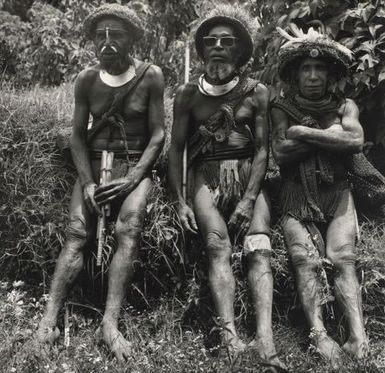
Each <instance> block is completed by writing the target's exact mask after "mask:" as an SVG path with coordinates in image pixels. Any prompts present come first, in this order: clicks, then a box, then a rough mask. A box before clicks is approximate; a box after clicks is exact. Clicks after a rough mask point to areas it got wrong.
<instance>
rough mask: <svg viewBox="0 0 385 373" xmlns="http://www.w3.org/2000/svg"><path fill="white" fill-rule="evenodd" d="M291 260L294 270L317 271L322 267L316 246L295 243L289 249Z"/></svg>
mask: <svg viewBox="0 0 385 373" xmlns="http://www.w3.org/2000/svg"><path fill="white" fill-rule="evenodd" d="M289 252H290V258H291V261H292V263H293V266H294V268H296V269H297V270H298V269H303V268H307V269H310V270H316V269H317V268H318V267H319V265H320V258H319V254H318V251H317V249H316V248H315V246H314V245H311V244H305V243H295V244H292V245H291V246H290V247H289Z"/></svg>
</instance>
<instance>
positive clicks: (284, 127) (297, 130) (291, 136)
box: [271, 99, 364, 164]
mask: <svg viewBox="0 0 385 373" xmlns="http://www.w3.org/2000/svg"><path fill="white" fill-rule="evenodd" d="M358 114H359V112H358V108H357V105H356V104H355V103H354V101H353V100H350V99H347V100H346V102H345V103H344V104H343V105H341V107H340V108H339V110H338V115H339V116H340V117H341V126H339V128H336V127H334V126H331V127H330V128H327V129H315V128H309V127H306V126H302V125H294V126H291V127H290V128H289V120H288V117H287V115H286V114H285V113H284V112H283V111H282V110H281V109H278V108H273V109H272V110H271V119H272V125H273V133H272V149H273V155H274V158H275V160H276V161H277V163H278V164H284V163H287V162H292V161H296V160H301V159H303V158H304V157H306V156H307V155H309V154H311V153H312V152H314V149H316V148H319V149H323V150H326V151H329V152H333V153H357V152H360V151H361V150H362V146H363V141H364V138H363V130H362V127H361V125H360V122H359V121H358Z"/></svg>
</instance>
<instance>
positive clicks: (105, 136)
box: [38, 4, 164, 361]
mask: <svg viewBox="0 0 385 373" xmlns="http://www.w3.org/2000/svg"><path fill="white" fill-rule="evenodd" d="M84 31H85V33H86V34H87V36H88V37H89V38H90V39H91V40H92V41H93V42H94V45H95V49H96V55H97V57H98V59H99V63H98V64H97V65H95V66H92V67H90V68H87V69H85V70H83V71H82V72H81V73H80V74H79V76H78V77H77V79H76V83H75V110H74V118H73V131H72V135H71V138H70V147H71V153H72V158H73V162H74V164H75V166H76V169H77V172H78V180H77V181H76V184H75V186H74V190H73V193H72V199H71V203H70V208H69V224H68V227H67V231H66V242H65V245H64V248H63V250H62V252H61V254H60V256H59V258H58V261H57V265H56V269H55V273H54V277H53V281H52V285H51V289H50V297H49V301H48V305H47V310H46V313H45V315H44V317H43V319H42V320H41V322H40V325H39V330H38V339H39V340H40V341H42V342H48V343H53V342H54V341H55V340H56V339H57V338H58V336H59V330H58V328H57V326H56V325H57V317H58V312H59V310H60V307H61V305H62V303H63V301H64V299H65V297H66V295H67V292H68V289H69V288H70V286H71V284H72V283H73V281H74V280H75V278H76V277H77V275H78V274H79V272H80V271H81V269H82V267H83V251H84V248H85V247H86V245H87V244H88V243H89V241H90V239H94V238H95V228H96V227H95V225H96V221H97V218H98V215H99V216H100V214H101V210H102V209H104V212H105V213H106V211H107V210H108V211H109V213H110V215H111V219H116V224H115V236H116V241H117V250H116V252H115V254H114V256H113V259H112V261H111V263H110V265H109V277H108V294H107V301H106V309H105V313H104V317H103V320H102V324H101V326H100V328H99V334H100V337H101V339H102V340H103V341H104V342H105V343H106V344H107V346H108V347H109V348H110V349H111V351H112V352H113V353H114V354H115V356H116V357H117V359H118V360H119V361H124V360H125V359H126V358H128V357H129V356H130V354H131V347H130V343H129V342H128V341H127V340H126V339H125V338H124V336H123V334H122V333H120V332H119V330H118V317H119V313H120V309H121V306H122V301H123V298H124V295H125V293H126V290H127V286H128V284H129V282H130V281H131V279H132V276H133V272H134V262H135V260H136V258H137V252H138V244H139V239H140V233H141V229H142V225H143V221H144V217H145V212H146V204H147V197H148V194H149V191H150V188H151V185H152V179H151V170H152V167H153V165H154V163H155V161H156V159H157V157H158V156H159V153H160V151H161V148H162V146H163V140H164V123H163V122H164V118H163V117H164V116H163V111H164V107H163V89H164V82H163V74H162V71H161V70H160V69H159V67H157V66H154V65H150V64H147V63H144V62H141V61H139V60H137V59H135V58H133V57H132V56H131V55H130V52H131V51H132V46H133V43H134V41H137V40H138V39H139V38H140V37H141V36H142V34H143V30H142V27H141V21H140V19H139V18H138V17H137V15H136V14H135V12H134V11H133V10H131V9H130V8H128V7H126V6H122V5H118V4H106V5H103V6H101V7H99V8H97V9H96V10H95V11H94V12H93V13H92V14H90V15H89V16H88V18H87V19H86V20H85V22H84ZM90 115H91V117H92V125H91V128H90V129H89V130H87V127H88V123H89V116H90ZM104 154H107V159H109V162H110V163H111V165H112V171H109V172H110V174H111V173H112V175H111V177H110V179H109V180H108V179H106V180H105V183H104V184H103V185H98V184H99V180H100V177H101V175H100V174H101V173H102V172H105V171H106V170H107V168H106V164H104V163H103V166H102V168H103V170H101V158H102V157H104ZM103 162H107V161H103ZM99 229H102V228H100V227H99ZM99 233H100V232H99Z"/></svg>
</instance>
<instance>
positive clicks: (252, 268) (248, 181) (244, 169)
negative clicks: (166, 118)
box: [169, 5, 283, 367]
mask: <svg viewBox="0 0 385 373" xmlns="http://www.w3.org/2000/svg"><path fill="white" fill-rule="evenodd" d="M252 33H253V31H252V21H251V19H250V18H249V16H248V15H247V13H245V12H244V11H242V10H241V9H240V8H239V7H235V6H234V7H233V6H226V5H221V6H218V7H216V8H215V9H214V10H213V11H211V12H210V13H209V14H208V15H207V17H205V18H204V19H203V20H201V22H200V23H199V25H198V27H197V29H196V32H195V47H196V51H197V53H198V55H199V57H200V58H201V59H202V61H203V63H204V73H203V74H202V75H201V76H200V77H199V79H198V81H197V82H194V83H191V84H185V85H184V86H182V87H180V88H179V89H178V91H177V94H176V97H175V102H174V125H173V129H172V135H171V148H170V154H169V179H170V184H171V188H172V190H173V192H174V195H175V198H176V201H177V206H178V212H179V216H180V220H181V222H182V225H183V228H184V229H185V230H186V231H191V232H194V233H196V232H197V231H198V229H199V231H200V233H201V234H202V236H203V239H204V242H205V246H206V250H207V260H208V262H209V270H208V277H209V286H210V289H211V293H212V297H213V300H214V305H215V309H216V312H217V314H218V316H219V318H220V320H221V323H222V326H223V331H222V335H223V339H224V342H225V343H227V344H228V347H229V348H230V350H232V351H235V352H237V351H242V350H244V349H245V347H246V346H245V345H244V343H243V342H242V341H241V339H240V338H239V336H238V334H237V332H236V329H235V324H234V305H233V303H234V290H235V289H234V288H235V283H234V277H233V274H232V270H231V263H230V260H231V254H232V243H231V240H230V237H231V236H233V237H234V238H235V239H237V238H239V237H244V254H245V256H246V260H247V262H248V280H249V284H250V287H251V296H252V301H253V305H254V307H255V309H256V310H255V314H256V328H257V332H256V337H255V339H254V341H253V342H252V343H251V344H250V345H249V346H250V347H253V348H254V349H256V350H257V352H258V354H259V355H260V356H261V357H262V358H263V359H264V360H265V361H267V362H268V363H270V364H272V365H277V366H279V367H283V364H282V363H281V362H280V361H279V359H278V358H277V355H276V351H275V347H274V342H273V336H272V329H271V310H272V291H273V279H272V274H271V268H270V254H271V245H270V211H269V200H268V197H267V195H266V191H265V190H264V189H263V180H264V177H265V173H266V167H267V155H268V118H267V107H268V103H269V97H270V95H269V91H268V90H267V88H266V87H265V86H263V85H262V84H261V83H259V82H258V81H255V80H252V79H250V78H248V77H247V76H246V75H245V74H242V73H241V72H240V69H241V68H242V67H243V66H244V65H246V63H247V62H248V61H249V59H250V58H251V56H252V53H253V39H252ZM185 144H187V166H188V170H189V177H188V189H189V192H190V193H189V200H190V201H191V204H189V203H188V202H187V200H186V199H185V197H184V196H183V194H182V188H181V182H182V154H183V149H184V147H185ZM191 205H192V206H191ZM190 206H191V207H190ZM229 233H230V234H229Z"/></svg>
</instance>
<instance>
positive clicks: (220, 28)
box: [208, 24, 234, 35]
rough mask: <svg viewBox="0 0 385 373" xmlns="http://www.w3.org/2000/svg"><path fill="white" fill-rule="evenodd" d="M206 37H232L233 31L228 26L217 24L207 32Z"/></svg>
mask: <svg viewBox="0 0 385 373" xmlns="http://www.w3.org/2000/svg"><path fill="white" fill-rule="evenodd" d="M208 35H234V29H233V27H231V26H230V25H226V24H218V25H215V26H213V27H212V28H211V29H210V30H209V33H208Z"/></svg>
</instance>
